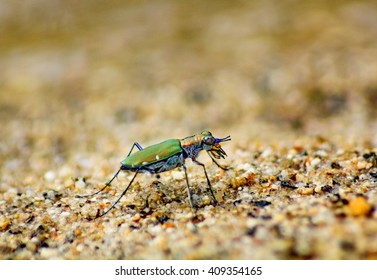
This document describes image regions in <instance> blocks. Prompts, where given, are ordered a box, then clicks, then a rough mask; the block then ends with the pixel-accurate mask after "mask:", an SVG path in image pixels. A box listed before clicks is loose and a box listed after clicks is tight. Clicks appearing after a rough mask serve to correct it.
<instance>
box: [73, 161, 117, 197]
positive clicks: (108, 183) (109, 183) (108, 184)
mask: <svg viewBox="0 0 377 280" xmlns="http://www.w3.org/2000/svg"><path fill="white" fill-rule="evenodd" d="M121 170H122V168H119V170H118V171H117V172H116V173H115V175H114V176H113V178H111V180H110V181H109V182H107V183H106V185H105V186H104V187H103V188H102V189H100V190H99V191H97V192H95V193H92V194H88V195H76V196H75V197H76V198H84V197H91V196H94V195H96V194H99V193H100V192H102V191H103V190H104V189H106V188H107V187H108V186H110V185H111V183H112V182H113V181H114V179H115V178H116V177H118V174H119V172H120V171H121Z"/></svg>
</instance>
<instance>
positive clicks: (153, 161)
mask: <svg viewBox="0 0 377 280" xmlns="http://www.w3.org/2000/svg"><path fill="white" fill-rule="evenodd" d="M230 140H231V139H230V135H229V136H227V137H224V138H215V137H213V136H212V133H211V132H209V131H207V130H205V131H202V132H201V133H200V134H195V135H192V136H188V137H186V138H183V139H170V140H166V141H164V142H161V143H159V144H155V145H152V146H149V147H147V148H145V149H143V148H142V147H141V145H140V144H139V143H137V142H135V143H134V144H133V145H132V147H131V150H130V152H129V153H128V155H127V157H126V158H125V159H124V160H122V161H121V162H120V164H121V166H120V168H119V170H118V171H117V172H116V173H115V175H114V176H113V178H111V180H110V181H109V182H107V183H106V185H105V186H104V187H103V188H102V189H100V190H99V191H97V192H95V193H93V194H90V195H84V196H79V195H77V196H76V197H78V198H82V197H90V196H93V195H96V194H98V193H100V192H102V191H103V190H104V189H106V188H107V187H108V186H110V185H111V183H112V181H113V180H114V179H115V178H116V177H117V176H118V174H119V172H120V171H122V170H123V171H126V170H128V171H133V172H135V175H134V176H133V177H132V179H131V181H130V182H129V184H128V186H127V187H126V189H125V190H124V191H123V192H122V194H121V195H120V196H119V198H118V199H117V200H116V201H115V202H114V203H113V204H112V205H111V206H110V208H109V209H107V210H106V211H104V212H103V213H102V214H99V212H98V213H97V216H96V218H98V217H102V216H104V215H106V214H107V213H108V212H109V211H110V210H112V209H113V208H114V207H115V205H116V204H117V203H118V202H119V201H120V199H121V198H122V197H123V196H124V195H125V194H126V192H127V190H128V189H129V188H130V186H131V185H132V183H133V181H134V179H135V178H136V176H137V174H139V173H143V172H150V173H161V172H164V171H168V170H172V169H174V168H177V167H182V168H183V171H184V173H185V178H186V186H187V194H188V199H189V202H190V206H191V208H193V209H194V205H193V203H192V199H191V193H190V184H189V181H188V177H187V170H186V165H185V161H186V159H187V158H190V159H191V160H192V161H193V162H194V163H196V164H198V165H200V166H201V167H203V171H204V174H205V176H206V179H207V184H208V188H209V191H210V193H211V195H212V198H213V200H214V202H215V203H216V204H217V205H219V206H221V204H220V203H219V202H218V201H217V199H216V197H215V195H214V193H213V190H212V186H211V182H210V180H209V178H208V175H207V170H206V168H205V165H204V164H203V163H201V162H199V161H197V160H196V158H197V157H198V155H199V153H200V152H201V151H203V150H204V151H206V152H207V153H208V155H209V157H210V158H211V159H212V161H213V162H214V163H215V164H216V165H217V166H218V167H220V168H222V169H224V170H227V169H226V168H224V167H222V166H221V165H220V164H218V163H217V161H216V160H215V158H216V159H220V158H225V156H226V155H227V154H226V153H225V151H224V150H223V148H222V147H221V145H220V143H222V142H226V141H230ZM135 146H136V147H137V148H138V149H139V151H137V152H135V153H133V154H131V153H132V151H133V149H134V147H135Z"/></svg>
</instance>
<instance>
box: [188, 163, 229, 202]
mask: <svg viewBox="0 0 377 280" xmlns="http://www.w3.org/2000/svg"><path fill="white" fill-rule="evenodd" d="M193 162H195V163H196V164H198V165H200V166H201V167H203V170H204V174H205V175H206V178H207V184H208V188H209V190H210V192H211V195H212V197H213V200H214V201H215V203H216V204H217V205H219V206H220V207H222V208H224V206H223V205H222V204H221V203H220V202H218V201H217V199H216V197H215V194H214V193H213V190H212V186H211V182H210V181H209V178H208V174H207V170H206V167H205V165H204V164H203V163H201V162H199V161H197V160H193Z"/></svg>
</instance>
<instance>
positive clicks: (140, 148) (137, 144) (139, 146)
mask: <svg viewBox="0 0 377 280" xmlns="http://www.w3.org/2000/svg"><path fill="white" fill-rule="evenodd" d="M135 146H136V147H137V148H138V149H139V151H141V150H142V149H143V147H142V146H141V145H140V144H139V143H137V142H135V143H134V144H133V145H132V147H131V150H130V152H129V153H128V155H127V157H129V156H130V154H131V153H132V150H133V149H134V148H135Z"/></svg>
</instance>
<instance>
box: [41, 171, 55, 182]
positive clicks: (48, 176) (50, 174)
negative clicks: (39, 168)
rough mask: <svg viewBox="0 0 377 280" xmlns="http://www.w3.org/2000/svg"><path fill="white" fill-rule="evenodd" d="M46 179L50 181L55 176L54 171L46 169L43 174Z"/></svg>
mask: <svg viewBox="0 0 377 280" xmlns="http://www.w3.org/2000/svg"><path fill="white" fill-rule="evenodd" d="M44 177H45V179H46V181H48V182H52V181H53V180H54V179H55V178H56V173H55V172H54V171H52V170H50V171H47V172H46V173H45V175H44Z"/></svg>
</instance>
